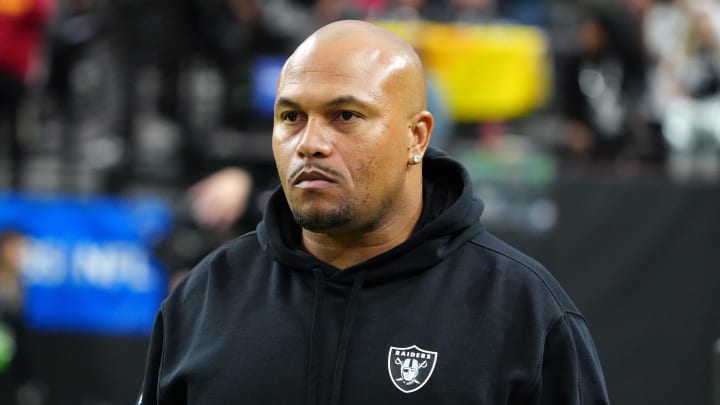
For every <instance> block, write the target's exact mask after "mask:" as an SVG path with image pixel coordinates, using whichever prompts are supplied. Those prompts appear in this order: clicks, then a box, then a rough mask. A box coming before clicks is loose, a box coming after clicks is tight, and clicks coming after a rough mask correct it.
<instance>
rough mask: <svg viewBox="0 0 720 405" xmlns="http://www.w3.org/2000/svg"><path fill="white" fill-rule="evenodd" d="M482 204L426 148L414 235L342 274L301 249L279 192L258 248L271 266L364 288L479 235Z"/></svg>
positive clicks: (446, 159)
mask: <svg viewBox="0 0 720 405" xmlns="http://www.w3.org/2000/svg"><path fill="white" fill-rule="evenodd" d="M482 210H483V204H482V201H480V200H479V199H476V198H475V197H474V194H473V188H472V183H471V181H470V177H469V175H468V173H467V171H466V170H465V168H464V167H463V166H462V165H460V163H458V162H457V161H455V160H454V159H452V158H451V157H450V156H448V155H447V154H446V153H444V152H442V151H440V150H438V149H435V148H432V147H430V148H428V151H427V152H426V154H425V156H424V158H423V211H422V214H421V217H420V219H419V221H418V224H417V226H416V228H415V231H414V232H413V233H412V235H411V236H410V237H409V238H408V239H407V240H406V241H405V242H403V243H402V244H400V245H398V246H396V247H394V248H393V249H390V250H388V251H386V252H384V253H381V254H380V255H378V256H375V257H373V258H371V259H368V260H366V261H364V262H361V263H358V264H356V265H353V266H351V267H348V268H346V269H344V270H340V269H337V268H336V267H334V266H332V265H330V264H328V263H325V262H323V261H321V260H319V259H317V258H315V257H314V256H312V255H311V254H309V253H308V252H307V251H305V250H304V249H303V248H302V246H301V244H300V239H301V238H300V227H299V226H298V225H297V224H296V223H295V221H294V219H293V217H292V214H291V212H290V209H289V207H288V204H287V201H286V199H285V196H284V194H283V192H282V189H280V188H279V187H278V189H276V190H275V191H274V192H273V195H272V196H271V197H270V199H269V201H268V204H267V206H266V209H265V214H264V217H263V220H262V221H261V222H260V223H259V224H258V227H257V234H258V238H259V241H260V245H261V246H262V248H263V249H265V251H266V252H267V253H268V255H269V256H270V257H272V258H273V259H274V260H275V261H277V262H279V263H281V264H283V265H285V266H288V267H290V268H293V269H296V270H300V271H310V272H312V271H313V269H322V271H323V273H325V276H326V277H327V278H328V279H331V280H333V281H334V282H336V283H341V284H352V283H353V280H354V278H355V275H356V274H357V273H358V272H363V273H366V275H365V282H364V284H365V285H372V284H376V283H383V282H387V281H391V280H394V279H397V278H402V277H407V276H408V275H410V274H413V273H417V272H420V271H424V270H426V269H428V268H430V267H432V266H433V265H435V264H436V263H438V262H440V261H441V260H443V259H444V258H445V257H447V256H448V255H450V254H451V253H452V252H454V251H455V250H456V249H457V248H459V247H460V246H462V245H463V244H464V243H465V242H467V241H468V240H470V239H472V238H473V237H475V236H477V235H478V234H480V233H481V232H482V231H483V227H482V225H481V223H480V215H481V214H482Z"/></svg>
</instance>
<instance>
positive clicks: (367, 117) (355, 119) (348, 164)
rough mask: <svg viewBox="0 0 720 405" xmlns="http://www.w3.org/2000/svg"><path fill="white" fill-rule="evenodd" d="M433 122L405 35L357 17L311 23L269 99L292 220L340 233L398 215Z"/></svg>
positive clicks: (415, 183) (417, 185) (417, 190)
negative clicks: (313, 27) (312, 30)
mask: <svg viewBox="0 0 720 405" xmlns="http://www.w3.org/2000/svg"><path fill="white" fill-rule="evenodd" d="M432 123H433V120H432V116H431V115H430V113H429V112H427V111H426V90H425V78H424V74H423V69H422V65H421V63H420V60H419V58H418V56H417V54H416V53H415V51H414V50H413V49H412V47H411V46H410V45H409V44H408V43H406V42H405V41H403V40H402V39H400V38H399V37H397V36H396V35H394V34H392V33H390V32H389V31H386V30H384V29H381V28H379V27H377V26H375V25H372V24H370V23H366V22H362V21H339V22H335V23H331V24H329V25H326V26H325V27H323V28H321V29H320V30H318V31H317V32H315V33H314V34H313V35H311V36H310V37H309V38H308V39H307V40H305V42H303V43H302V44H301V45H300V46H299V47H298V48H297V50H296V51H295V52H294V53H293V54H292V55H291V56H290V58H289V59H288V60H287V62H286V64H285V66H284V67H283V69H282V72H281V74H280V78H279V80H278V87H277V93H276V104H275V118H274V128H273V141H272V144H273V153H274V155H275V160H276V165H277V169H278V173H279V175H280V181H281V184H282V186H283V189H284V192H285V196H286V198H287V200H288V203H289V205H290V208H291V210H292V211H293V214H294V215H295V218H296V220H297V221H298V223H299V224H300V225H301V226H303V227H304V228H305V229H308V230H310V231H317V232H322V233H334V232H339V233H342V232H347V231H358V230H360V231H370V230H373V229H376V228H378V227H383V226H388V225H389V224H391V223H392V222H393V221H402V220H403V217H404V216H406V215H408V214H407V211H408V210H411V209H414V208H415V207H417V206H418V204H420V201H421V197H422V168H421V166H422V165H421V164H418V163H416V162H414V160H413V159H414V158H415V157H419V158H422V156H423V154H424V153H425V150H426V148H427V145H428V141H429V138H430V132H431V130H432ZM409 207H412V208H409Z"/></svg>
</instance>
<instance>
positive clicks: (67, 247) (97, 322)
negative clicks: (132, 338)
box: [0, 194, 172, 335]
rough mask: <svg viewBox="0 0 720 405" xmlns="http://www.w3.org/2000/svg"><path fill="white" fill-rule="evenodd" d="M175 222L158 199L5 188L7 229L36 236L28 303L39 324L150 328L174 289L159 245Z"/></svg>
mask: <svg viewBox="0 0 720 405" xmlns="http://www.w3.org/2000/svg"><path fill="white" fill-rule="evenodd" d="M171 226H172V214H171V210H170V209H169V207H168V206H167V205H166V204H165V203H164V201H161V200H159V199H155V198H127V199H121V198H113V197H87V196H82V197H81V196H39V195H17V194H0V230H2V229H15V230H19V231H20V232H22V233H23V234H25V235H26V236H27V237H28V244H27V249H26V251H25V254H24V257H23V268H22V274H23V278H24V282H25V293H26V296H25V306H24V310H25V315H26V319H27V322H28V324H29V326H30V327H31V328H33V329H36V330H45V331H67V332H90V333H100V334H113V335H128V334H130V335H132V334H148V333H149V332H150V330H151V329H152V323H153V320H154V317H155V313H156V312H157V310H158V308H159V305H160V302H161V301H162V299H163V298H164V297H165V295H166V293H167V276H166V272H165V269H164V268H163V266H162V264H161V263H159V261H158V260H157V258H156V257H154V255H153V246H154V245H155V244H156V243H158V242H160V241H161V240H162V239H163V238H164V237H165V236H166V235H167V234H168V232H169V231H170V227H171Z"/></svg>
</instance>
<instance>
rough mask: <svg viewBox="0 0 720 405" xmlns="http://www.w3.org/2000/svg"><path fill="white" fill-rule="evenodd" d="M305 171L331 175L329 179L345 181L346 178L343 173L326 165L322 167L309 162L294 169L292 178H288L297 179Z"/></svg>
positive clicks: (291, 174) (290, 177)
mask: <svg viewBox="0 0 720 405" xmlns="http://www.w3.org/2000/svg"><path fill="white" fill-rule="evenodd" d="M303 171H317V172H321V173H325V174H329V175H330V176H329V177H335V178H337V179H343V178H344V177H345V176H343V175H342V173H340V172H338V171H337V170H335V169H331V168H329V167H327V166H325V165H322V164H320V163H317V162H308V163H305V164H302V165H300V166H298V167H297V168H295V169H293V171H292V173H290V176H288V178H289V179H291V180H292V179H294V178H296V177H297V176H298V175H299V174H300V173H301V172H303Z"/></svg>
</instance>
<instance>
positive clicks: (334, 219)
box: [293, 211, 352, 232]
mask: <svg viewBox="0 0 720 405" xmlns="http://www.w3.org/2000/svg"><path fill="white" fill-rule="evenodd" d="M293 217H294V218H295V222H296V223H297V224H298V225H299V226H301V227H302V228H304V229H307V230H308V231H313V232H322V231H328V230H331V229H336V228H339V227H342V226H343V225H347V224H349V223H350V220H351V219H352V218H351V215H350V213H349V212H345V211H334V212H322V213H319V212H314V213H307V212H305V213H303V212H300V213H293Z"/></svg>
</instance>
